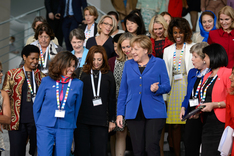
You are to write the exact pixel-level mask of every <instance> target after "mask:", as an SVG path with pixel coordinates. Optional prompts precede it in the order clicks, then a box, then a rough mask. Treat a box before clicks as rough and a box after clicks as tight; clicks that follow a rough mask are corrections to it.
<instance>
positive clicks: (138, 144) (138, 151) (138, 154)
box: [127, 117, 166, 156]
mask: <svg viewBox="0 0 234 156" xmlns="http://www.w3.org/2000/svg"><path fill="white" fill-rule="evenodd" d="M165 123H166V119H162V118H159V119H146V118H144V117H143V118H141V119H140V120H135V119H133V120H127V124H128V128H129V131H130V135H131V141H132V147H133V153H134V156H144V155H145V154H146V155H147V156H160V148H159V141H160V138H161V133H162V129H163V127H164V125H165Z"/></svg>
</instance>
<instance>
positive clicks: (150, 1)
mask: <svg viewBox="0 0 234 156" xmlns="http://www.w3.org/2000/svg"><path fill="white" fill-rule="evenodd" d="M167 7H168V1H167V0H138V2H137V6H136V8H137V9H141V14H142V18H143V21H144V24H145V28H146V30H147V31H148V28H149V24H150V20H151V18H152V17H153V16H154V15H157V14H160V13H161V12H163V11H167Z"/></svg>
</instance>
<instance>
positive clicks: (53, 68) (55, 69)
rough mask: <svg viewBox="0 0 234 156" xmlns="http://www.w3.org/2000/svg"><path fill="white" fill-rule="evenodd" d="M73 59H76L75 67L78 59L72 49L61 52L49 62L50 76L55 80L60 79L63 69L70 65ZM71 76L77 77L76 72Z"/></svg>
mask: <svg viewBox="0 0 234 156" xmlns="http://www.w3.org/2000/svg"><path fill="white" fill-rule="evenodd" d="M73 60H74V61H75V67H77V64H78V60H77V58H76V56H75V55H73V54H72V53H71V52H70V51H63V52H59V53H58V54H57V55H56V56H55V57H54V58H53V60H52V61H51V62H50V63H49V76H50V77H51V78H52V79H53V80H56V81H57V80H60V79H61V75H62V71H63V70H64V69H66V68H67V67H70V65H71V61H73ZM71 77H72V78H75V77H76V74H75V72H74V73H73V74H72V76H71Z"/></svg>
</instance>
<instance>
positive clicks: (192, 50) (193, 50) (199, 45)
mask: <svg viewBox="0 0 234 156" xmlns="http://www.w3.org/2000/svg"><path fill="white" fill-rule="evenodd" d="M208 45H209V44H208V43H207V42H201V43H196V44H194V45H193V46H192V47H191V48H190V53H197V55H199V56H200V57H201V59H202V60H203V59H204V58H205V54H204V53H203V52H202V49H203V48H205V47H206V46H208Z"/></svg>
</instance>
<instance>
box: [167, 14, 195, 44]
mask: <svg viewBox="0 0 234 156" xmlns="http://www.w3.org/2000/svg"><path fill="white" fill-rule="evenodd" d="M173 27H177V28H178V29H180V31H181V32H182V33H183V34H184V41H185V42H187V43H191V42H192V40H191V37H192V34H193V32H192V30H191V28H190V25H189V23H188V21H187V20H186V19H184V18H173V19H172V21H171V23H170V24H169V26H168V39H169V40H171V41H172V42H174V43H175V42H176V41H175V39H174V37H173Z"/></svg>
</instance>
